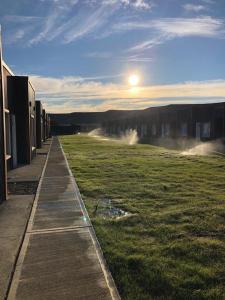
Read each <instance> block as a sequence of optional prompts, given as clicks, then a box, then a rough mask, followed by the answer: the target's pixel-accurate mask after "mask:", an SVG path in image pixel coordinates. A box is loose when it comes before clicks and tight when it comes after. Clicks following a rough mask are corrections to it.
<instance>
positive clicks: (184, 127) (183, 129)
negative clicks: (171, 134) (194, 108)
mask: <svg viewBox="0 0 225 300" xmlns="http://www.w3.org/2000/svg"><path fill="white" fill-rule="evenodd" d="M187 131H188V126H187V123H182V124H181V136H183V137H185V136H187V135H188V134H187V133H188V132H187Z"/></svg>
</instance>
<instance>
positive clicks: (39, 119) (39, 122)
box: [35, 101, 43, 148]
mask: <svg viewBox="0 0 225 300" xmlns="http://www.w3.org/2000/svg"><path fill="white" fill-rule="evenodd" d="M35 104H36V145H37V148H41V147H42V143H43V136H42V134H43V113H42V110H43V108H42V104H41V101H36V102H35Z"/></svg>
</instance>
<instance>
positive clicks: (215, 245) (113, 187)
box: [61, 135, 225, 300]
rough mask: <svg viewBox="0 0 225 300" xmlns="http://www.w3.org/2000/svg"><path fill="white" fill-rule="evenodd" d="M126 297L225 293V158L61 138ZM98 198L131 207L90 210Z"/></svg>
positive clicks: (210, 296)
mask: <svg viewBox="0 0 225 300" xmlns="http://www.w3.org/2000/svg"><path fill="white" fill-rule="evenodd" d="M61 142H62V144H63V147H64V150H65V152H66V155H67V158H68V161H69V164H70V167H71V170H72V172H73V174H74V175H75V177H76V180H77V183H78V186H79V188H80V191H81V194H82V197H83V199H84V201H85V205H86V207H87V209H88V212H89V215H90V217H91V220H92V222H93V225H94V227H95V231H96V234H97V237H98V239H99V241H100V243H101V247H102V249H103V252H104V255H105V258H106V260H107V263H108V265H109V268H110V270H111V272H112V275H113V277H114V280H115V282H116V284H117V287H118V290H119V292H120V294H121V297H122V299H123V300H128V299H129V300H145V299H146V300H147V299H148V300H151V299H157V300H160V299H161V300H162V299H168V300H170V299H176V300H177V299H178V300H179V299H182V300H183V299H212V300H214V299H225V160H224V158H223V157H219V156H182V155H181V154H179V152H176V151H171V150H167V149H164V148H160V147H155V146H150V145H134V146H127V145H124V144H119V143H115V142H111V141H107V142H106V141H99V140H96V139H93V138H90V137H88V136H85V135H80V136H65V137H61ZM103 197H108V198H111V199H113V203H114V204H115V205H116V206H117V207H120V208H122V209H124V210H126V211H129V212H131V213H133V216H131V217H128V218H122V219H119V220H115V219H104V218H102V217H100V216H97V217H96V216H95V215H94V213H93V212H94V207H95V205H96V203H97V201H98V200H99V199H101V198H103Z"/></svg>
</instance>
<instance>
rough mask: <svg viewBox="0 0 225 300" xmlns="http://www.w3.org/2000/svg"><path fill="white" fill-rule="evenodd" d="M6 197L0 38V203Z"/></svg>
mask: <svg viewBox="0 0 225 300" xmlns="http://www.w3.org/2000/svg"><path fill="white" fill-rule="evenodd" d="M0 34H1V33H0ZM6 197H7V166H6V139H5V101H4V81H3V61H2V46H1V36H0V203H1V202H3V201H4V200H6Z"/></svg>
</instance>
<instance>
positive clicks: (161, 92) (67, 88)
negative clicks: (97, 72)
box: [30, 75, 225, 113]
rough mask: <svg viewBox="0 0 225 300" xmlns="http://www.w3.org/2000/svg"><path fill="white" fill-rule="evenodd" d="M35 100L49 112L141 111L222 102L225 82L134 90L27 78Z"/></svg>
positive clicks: (80, 80)
mask: <svg viewBox="0 0 225 300" xmlns="http://www.w3.org/2000/svg"><path fill="white" fill-rule="evenodd" d="M30 78H31V81H32V83H33V84H34V86H35V88H36V92H37V98H39V99H41V100H42V101H43V102H44V104H45V105H47V108H48V111H50V112H58V113H59V112H63V111H64V112H71V111H104V110H107V109H143V108H146V107H149V106H152V105H165V104H168V103H199V102H204V101H205V102H208V101H214V102H215V101H218V99H219V101H225V80H212V81H199V82H184V83H179V84H170V85H149V86H140V87H137V88H136V90H135V91H131V88H130V87H129V86H128V85H125V84H113V83H107V84H103V83H102V82H101V81H93V80H90V81H87V80H83V78H80V77H64V78H52V77H40V76H34V75H33V76H30Z"/></svg>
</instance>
